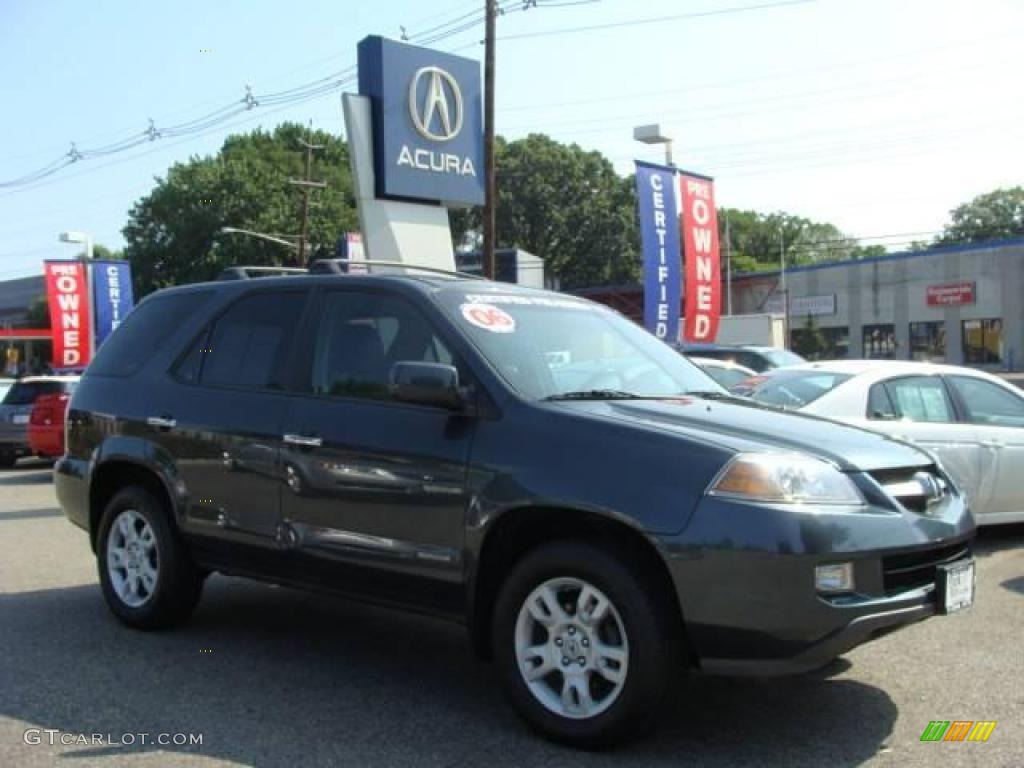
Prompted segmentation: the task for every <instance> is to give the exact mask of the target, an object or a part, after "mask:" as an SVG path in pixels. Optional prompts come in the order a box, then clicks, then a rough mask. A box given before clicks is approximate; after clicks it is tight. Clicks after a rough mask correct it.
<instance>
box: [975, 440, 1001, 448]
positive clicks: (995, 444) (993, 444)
mask: <svg viewBox="0 0 1024 768" xmlns="http://www.w3.org/2000/svg"><path fill="white" fill-rule="evenodd" d="M981 444H982V445H984V446H986V447H988V448H1005V447H1006V443H1004V442H1003V441H1002V440H982V441H981Z"/></svg>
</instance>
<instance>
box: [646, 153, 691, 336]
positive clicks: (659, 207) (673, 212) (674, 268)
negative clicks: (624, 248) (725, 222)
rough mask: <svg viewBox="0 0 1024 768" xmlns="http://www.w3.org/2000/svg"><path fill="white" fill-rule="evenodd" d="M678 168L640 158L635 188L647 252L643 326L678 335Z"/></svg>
mask: <svg viewBox="0 0 1024 768" xmlns="http://www.w3.org/2000/svg"><path fill="white" fill-rule="evenodd" d="M675 173H676V172H675V171H674V170H673V169H671V168H665V167H662V166H657V165H650V164H648V163H641V162H639V161H637V164H636V192H637V198H638V200H639V209H640V240H641V244H642V247H643V254H644V327H645V328H646V329H647V330H648V331H650V332H651V333H653V334H654V335H655V336H657V337H658V338H659V339H666V340H669V341H676V340H677V339H678V338H679V302H680V295H679V294H680V289H681V280H680V274H679V273H680V254H681V251H680V248H679V208H678V205H677V203H676V185H675Z"/></svg>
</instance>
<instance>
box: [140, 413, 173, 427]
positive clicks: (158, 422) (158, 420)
mask: <svg viewBox="0 0 1024 768" xmlns="http://www.w3.org/2000/svg"><path fill="white" fill-rule="evenodd" d="M146 423H147V424H148V425H149V426H151V427H156V428H157V429H174V428H175V427H176V426H177V425H178V422H177V420H175V419H172V418H170V417H169V416H149V417H148V418H147V419H146Z"/></svg>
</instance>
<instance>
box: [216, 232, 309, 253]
mask: <svg viewBox="0 0 1024 768" xmlns="http://www.w3.org/2000/svg"><path fill="white" fill-rule="evenodd" d="M220 234H223V235H248V236H249V237H256V238H259V239H260V240H268V241H270V242H271V243H277V244H278V245H283V246H285V247H287V248H293V249H294V250H296V251H298V250H299V246H298V245H296V244H295V243H289V242H288V241H287V240H282V239H281V238H280V237H274V235H267V234H264V233H263V232H253V231H252V230H251V229H238V228H237V227H221V228H220Z"/></svg>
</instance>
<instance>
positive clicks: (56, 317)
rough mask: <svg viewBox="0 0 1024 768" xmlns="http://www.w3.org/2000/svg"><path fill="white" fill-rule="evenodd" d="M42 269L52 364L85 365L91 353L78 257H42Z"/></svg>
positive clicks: (89, 317) (85, 291)
mask: <svg viewBox="0 0 1024 768" xmlns="http://www.w3.org/2000/svg"><path fill="white" fill-rule="evenodd" d="M43 269H44V273H45V275H46V303H47V304H48V305H49V307H50V328H51V331H52V333H53V367H54V368H85V366H87V365H88V364H89V360H90V358H91V356H92V349H91V339H92V325H91V321H92V314H91V313H90V312H89V287H88V279H87V278H86V273H85V265H84V264H83V263H82V262H80V261H45V262H43Z"/></svg>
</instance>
